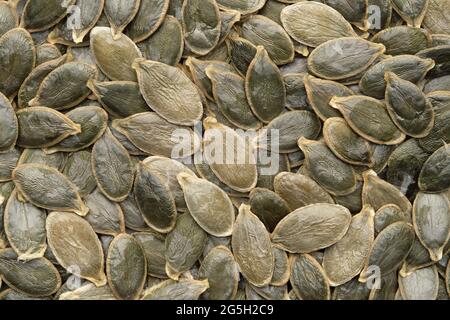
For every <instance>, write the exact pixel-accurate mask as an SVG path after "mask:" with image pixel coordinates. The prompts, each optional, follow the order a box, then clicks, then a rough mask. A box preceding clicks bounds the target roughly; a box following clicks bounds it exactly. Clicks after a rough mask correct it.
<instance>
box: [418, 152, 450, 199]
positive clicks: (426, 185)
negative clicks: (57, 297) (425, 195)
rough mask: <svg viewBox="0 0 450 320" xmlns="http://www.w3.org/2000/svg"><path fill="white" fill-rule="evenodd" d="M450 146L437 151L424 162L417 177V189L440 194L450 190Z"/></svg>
mask: <svg viewBox="0 0 450 320" xmlns="http://www.w3.org/2000/svg"><path fill="white" fill-rule="evenodd" d="M449 155H450V146H449V145H447V144H446V145H444V146H442V147H440V148H439V149H437V150H436V151H435V152H434V153H433V154H432V155H431V156H430V157H429V158H428V159H427V161H425V163H424V165H423V167H422V170H421V171H420V175H419V187H420V189H421V190H423V191H427V192H442V191H445V190H447V189H448V188H450V180H449V177H450V170H449V163H450V157H449Z"/></svg>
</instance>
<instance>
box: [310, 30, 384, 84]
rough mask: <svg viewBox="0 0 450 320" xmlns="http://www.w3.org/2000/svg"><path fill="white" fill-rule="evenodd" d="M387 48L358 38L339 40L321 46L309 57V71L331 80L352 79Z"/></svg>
mask: <svg viewBox="0 0 450 320" xmlns="http://www.w3.org/2000/svg"><path fill="white" fill-rule="evenodd" d="M384 51H385V47H384V46H383V45H380V44H374V43H373V42H370V41H367V40H364V39H361V38H356V37H349V38H339V39H333V40H329V41H327V42H325V43H322V44H321V45H319V46H318V47H317V48H316V49H314V50H313V52H311V54H310V55H309V57H308V69H309V71H310V72H312V73H313V74H315V75H316V76H318V77H320V78H324V79H329V80H340V79H346V78H350V77H352V76H355V75H357V74H360V73H361V72H363V71H364V70H366V69H367V68H368V67H369V66H370V65H371V64H372V63H373V62H374V61H375V60H376V59H377V58H378V57H379V56H380V55H381V54H383V53H384Z"/></svg>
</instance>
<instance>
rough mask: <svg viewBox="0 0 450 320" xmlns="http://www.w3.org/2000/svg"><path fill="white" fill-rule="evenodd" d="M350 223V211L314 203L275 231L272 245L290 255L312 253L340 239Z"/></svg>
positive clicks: (294, 214) (300, 209)
mask: <svg viewBox="0 0 450 320" xmlns="http://www.w3.org/2000/svg"><path fill="white" fill-rule="evenodd" d="M350 223H351V214H350V212H349V211H348V209H347V208H345V207H342V206H340V205H335V204H326V203H320V204H312V205H308V206H305V207H302V208H299V209H296V210H295V211H293V212H291V213H290V214H288V215H287V216H286V217H284V218H283V219H282V220H281V221H280V222H279V223H278V225H277V226H276V227H275V230H274V231H273V232H272V242H273V243H275V244H278V245H279V246H280V247H281V248H283V249H284V250H286V251H288V252H294V253H309V252H313V251H317V250H320V249H323V248H327V247H329V246H331V245H333V244H335V243H336V242H338V241H339V240H341V239H342V237H343V236H344V235H345V234H346V232H347V230H348V228H349V226H350Z"/></svg>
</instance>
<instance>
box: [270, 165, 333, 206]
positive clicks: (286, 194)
mask: <svg viewBox="0 0 450 320" xmlns="http://www.w3.org/2000/svg"><path fill="white" fill-rule="evenodd" d="M273 187H274V190H275V192H276V193H277V194H278V195H279V196H281V198H283V199H284V200H285V201H286V202H287V204H288V206H289V208H290V210H291V211H293V210H295V209H298V208H301V207H304V206H307V205H310V204H315V203H330V204H334V200H333V198H332V197H331V196H330V195H329V194H328V192H327V191H325V190H324V189H323V188H322V187H321V186H320V185H319V184H318V183H317V182H315V181H314V180H313V179H311V178H310V177H308V176H305V175H302V174H298V173H291V172H281V173H279V174H278V175H277V176H276V177H275V180H274V182H273Z"/></svg>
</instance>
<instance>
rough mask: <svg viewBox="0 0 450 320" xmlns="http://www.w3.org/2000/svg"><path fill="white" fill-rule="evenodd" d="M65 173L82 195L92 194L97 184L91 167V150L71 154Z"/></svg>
mask: <svg viewBox="0 0 450 320" xmlns="http://www.w3.org/2000/svg"><path fill="white" fill-rule="evenodd" d="M63 174H64V175H65V176H66V177H67V178H69V180H70V181H72V183H73V184H74V185H76V186H77V188H78V193H79V194H80V196H81V197H84V196H87V195H88V194H90V193H91V192H92V191H94V189H95V187H96V186H97V182H96V181H95V177H94V174H93V172H92V167H91V152H89V151H87V150H81V151H77V152H74V153H72V154H70V155H69V157H68V158H67V162H66V164H65V166H64V170H63Z"/></svg>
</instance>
